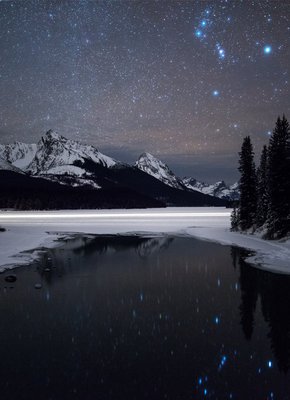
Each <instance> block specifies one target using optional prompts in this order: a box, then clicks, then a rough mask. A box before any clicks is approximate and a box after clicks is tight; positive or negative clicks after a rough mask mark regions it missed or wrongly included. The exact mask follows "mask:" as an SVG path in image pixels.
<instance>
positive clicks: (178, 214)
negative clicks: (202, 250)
mask: <svg viewBox="0 0 290 400" xmlns="http://www.w3.org/2000/svg"><path fill="white" fill-rule="evenodd" d="M229 215H230V211H229V212H227V211H224V212H156V213H154V212H148V213H145V212H136V213H116V214H115V213H100V214H98V213H93V212H92V213H83V214H82V213H80V214H77V213H71V214H70V213H61V212H57V213H41V212H35V213H30V212H27V213H22V212H7V214H6V213H5V214H3V213H2V214H1V215H0V219H1V220H4V219H5V220H9V219H26V220H29V219H58V218H65V219H69V218H70V219H76V218H112V219H117V218H165V217H166V218H168V217H174V218H176V217H177V218H178V217H182V218H185V217H225V216H229Z"/></svg>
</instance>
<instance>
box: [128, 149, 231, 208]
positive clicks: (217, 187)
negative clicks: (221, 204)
mask: <svg viewBox="0 0 290 400" xmlns="http://www.w3.org/2000/svg"><path fill="white" fill-rule="evenodd" d="M135 166H136V167H137V168H139V169H141V170H142V171H144V172H146V173H147V174H149V175H152V176H154V178H156V179H158V180H159V181H161V182H163V183H165V184H166V185H168V186H171V187H174V188H176V189H181V190H186V189H189V190H195V191H198V192H200V193H203V194H207V195H210V196H214V197H219V198H220V199H226V200H237V199H238V198H239V190H238V184H237V183H235V184H234V185H232V186H228V185H226V183H225V182H224V181H219V182H216V183H214V184H212V185H210V184H208V183H204V182H200V181H198V180H196V179H194V178H184V179H180V178H178V177H177V176H176V175H174V173H173V172H172V171H171V170H170V169H169V167H168V166H167V165H166V164H165V163H163V162H162V161H160V160H158V159H157V158H156V157H154V156H153V155H152V154H149V153H143V154H141V156H140V157H139V159H138V160H137V161H136V163H135Z"/></svg>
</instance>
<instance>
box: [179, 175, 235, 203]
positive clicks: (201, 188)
mask: <svg viewBox="0 0 290 400" xmlns="http://www.w3.org/2000/svg"><path fill="white" fill-rule="evenodd" d="M182 182H183V184H184V186H186V187H187V188H188V189H190V190H197V191H198V192H200V193H204V194H209V195H210V196H215V197H219V198H220V199H226V200H238V199H239V196H240V194H239V185H238V183H234V184H233V185H231V186H228V185H227V184H226V183H225V182H224V181H219V182H216V183H214V184H212V185H210V184H208V183H205V182H200V181H198V180H196V179H194V178H184V179H183V180H182Z"/></svg>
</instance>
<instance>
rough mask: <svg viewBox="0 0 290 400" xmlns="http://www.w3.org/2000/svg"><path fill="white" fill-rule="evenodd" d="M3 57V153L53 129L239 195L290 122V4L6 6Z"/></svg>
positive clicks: (24, 2)
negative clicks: (241, 163) (151, 159)
mask: <svg viewBox="0 0 290 400" xmlns="http://www.w3.org/2000/svg"><path fill="white" fill-rule="evenodd" d="M0 57H1V63H0V93H1V96H0V142H2V143H9V142H11V141H14V140H19V141H24V142H30V143H31V142H36V141H38V140H39V138H40V136H41V135H42V134H43V133H44V132H45V131H46V130H48V129H50V128H52V129H55V130H57V131H58V132H59V133H60V134H62V135H64V136H66V137H68V138H70V139H78V140H81V141H82V142H84V143H88V144H93V145H95V146H97V147H98V148H99V149H100V150H101V151H102V152H104V153H106V154H108V155H111V156H114V157H116V158H117V159H120V160H122V161H127V162H132V161H134V159H136V158H137V157H138V156H139V155H140V153H142V152H143V151H149V152H151V153H153V154H154V155H156V156H157V157H159V158H161V159H162V160H164V161H165V162H167V163H168V164H169V165H170V167H171V168H172V169H173V170H174V171H175V172H177V174H179V175H180V176H184V175H187V176H194V177H196V178H199V179H204V180H207V181H209V182H212V181H215V180H217V179H221V178H223V179H225V180H226V181H228V182H229V183H231V182H233V181H234V180H235V179H236V177H237V176H238V175H237V171H236V168H237V152H238V151H239V149H240V146H241V141H242V138H243V137H244V136H245V135H251V136H252V138H253V142H254V144H255V148H256V152H257V153H259V152H260V149H261V146H262V144H264V143H267V141H268V137H269V132H271V131H272V129H273V127H274V124H275V120H276V118H277V116H278V114H282V113H283V112H284V113H285V114H286V117H288V119H290V85H289V72H290V71H289V69H290V1H283V0H273V1H265V0H263V1H247V0H246V1H238V0H233V1H226V0H225V1H218V0H215V1H196V0H192V1H170V0H166V1H153V0H150V1H129V0H122V1H109V0H108V1H93V0H91V1H89V0H79V1H74V0H69V1H66V0H57V1H50V0H39V1H28V0H18V1H5V0H4V1H1V0H0Z"/></svg>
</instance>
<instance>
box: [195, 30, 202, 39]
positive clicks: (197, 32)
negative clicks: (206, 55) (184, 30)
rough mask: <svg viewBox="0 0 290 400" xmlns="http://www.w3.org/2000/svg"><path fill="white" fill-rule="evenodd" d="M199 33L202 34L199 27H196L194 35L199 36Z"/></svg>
mask: <svg viewBox="0 0 290 400" xmlns="http://www.w3.org/2000/svg"><path fill="white" fill-rule="evenodd" d="M201 35H202V32H201V31H200V30H199V29H197V30H196V31H195V36H196V37H201Z"/></svg>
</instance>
